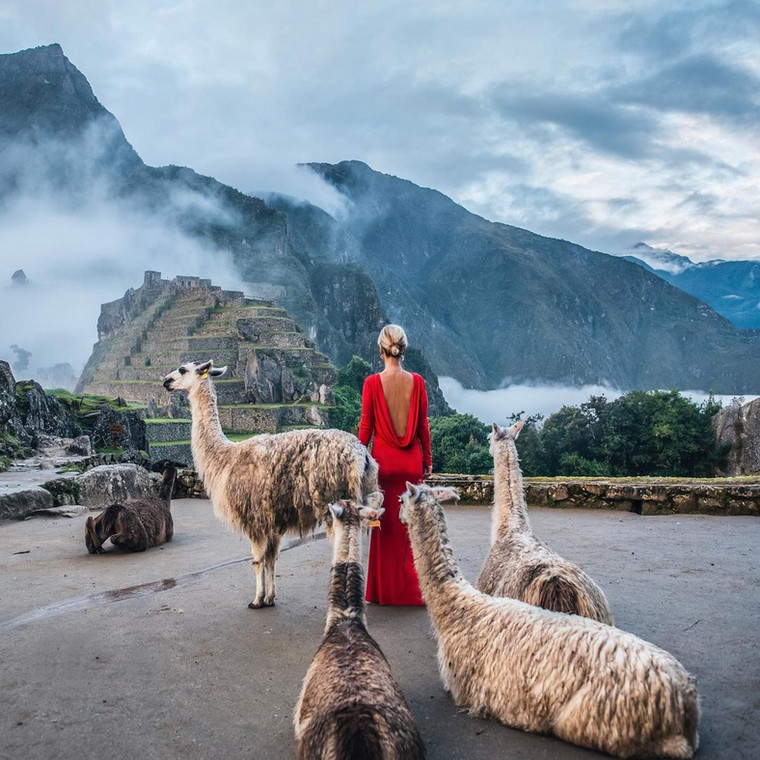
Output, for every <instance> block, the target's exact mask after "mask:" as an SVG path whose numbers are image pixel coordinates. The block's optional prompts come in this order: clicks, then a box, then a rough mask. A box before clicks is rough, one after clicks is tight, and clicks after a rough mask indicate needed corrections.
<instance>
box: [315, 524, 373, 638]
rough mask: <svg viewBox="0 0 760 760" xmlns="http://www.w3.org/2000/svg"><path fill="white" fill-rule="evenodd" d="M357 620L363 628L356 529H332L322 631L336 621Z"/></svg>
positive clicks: (358, 548) (363, 609) (363, 617)
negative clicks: (333, 531) (330, 556)
mask: <svg viewBox="0 0 760 760" xmlns="http://www.w3.org/2000/svg"><path fill="white" fill-rule="evenodd" d="M344 618H358V619H359V620H360V621H361V622H362V624H364V625H366V622H367V621H366V615H365V607H364V570H363V569H362V564H361V543H360V537H359V528H358V527H351V528H343V527H342V526H341V528H340V529H338V530H336V535H335V545H334V548H333V564H332V568H331V569H330V590H329V592H328V594H327V625H326V627H325V631H327V630H329V629H330V627H331V626H332V625H333V624H334V623H335V622H336V621H337V620H340V619H344Z"/></svg>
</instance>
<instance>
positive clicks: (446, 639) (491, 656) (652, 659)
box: [399, 483, 699, 758]
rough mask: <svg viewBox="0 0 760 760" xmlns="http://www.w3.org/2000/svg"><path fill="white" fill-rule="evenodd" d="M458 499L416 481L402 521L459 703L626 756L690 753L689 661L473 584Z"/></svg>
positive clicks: (692, 703) (693, 724) (693, 733)
mask: <svg viewBox="0 0 760 760" xmlns="http://www.w3.org/2000/svg"><path fill="white" fill-rule="evenodd" d="M452 496H456V492H455V491H454V490H453V489H431V488H430V487H429V486H424V485H420V486H415V485H412V484H411V483H407V491H406V492H405V493H404V494H403V495H402V497H401V511H400V515H399V516H400V518H401V521H402V522H404V523H406V525H408V526H409V536H410V538H411V542H412V551H413V553H414V564H415V567H416V568H417V574H418V576H419V579H420V588H421V590H422V596H423V598H424V599H425V604H426V605H427V609H428V612H429V613H430V617H431V619H432V621H433V627H434V629H435V635H436V638H437V639H438V666H439V668H440V672H441V678H442V680H443V685H444V687H445V688H446V689H447V690H448V691H450V692H451V696H452V697H453V699H454V702H455V703H456V704H457V705H458V706H459V707H463V708H467V709H468V710H469V711H470V712H471V713H472V714H475V715H493V716H494V717H496V718H498V719H499V720H500V721H502V722H503V723H505V724H506V725H508V726H512V727H514V728H519V729H522V730H523V731H533V732H536V733H546V734H554V735H555V736H558V737H559V738H560V739H564V740H565V741H568V742H572V743H573V744H578V745H580V746H582V747H591V748H593V749H599V750H601V751H603V752H607V753H609V754H610V755H616V756H618V757H640V756H645V757H646V756H651V755H656V756H659V757H672V758H690V757H692V756H693V754H694V752H695V751H696V749H697V745H698V737H697V724H698V722H699V701H698V697H697V689H696V686H695V684H694V680H693V678H692V677H691V676H690V675H689V674H688V673H687V672H686V670H685V669H684V667H683V666H682V665H681V663H680V662H678V660H676V659H675V657H673V656H672V655H671V654H669V653H668V652H666V651H665V650H663V649H660V648H659V647H656V646H654V645H653V644H650V643H648V642H646V641H644V640H643V639H640V638H638V637H637V636H634V635H633V634H630V633H626V632H625V631H621V630H619V629H618V628H614V627H612V626H609V625H604V624H603V623H600V622H598V621H596V620H592V619H590V618H585V617H580V616H578V615H567V614H564V613H561V612H552V611H550V610H545V609H541V608H540V607H534V606H532V605H529V604H525V602H520V601H518V600H517V599H511V598H508V597H493V596H488V595H486V594H483V593H481V592H479V591H477V590H476V589H474V588H473V587H472V586H471V585H470V584H469V583H468V582H467V581H466V580H465V579H464V577H463V576H462V574H461V573H460V571H459V567H458V566H457V564H456V562H455V561H454V556H453V553H452V550H451V546H450V544H449V540H448V535H447V531H446V520H445V517H444V514H443V508H442V507H441V504H440V500H441V499H446V498H451V497H452Z"/></svg>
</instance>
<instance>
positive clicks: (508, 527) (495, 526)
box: [491, 441, 530, 544]
mask: <svg viewBox="0 0 760 760" xmlns="http://www.w3.org/2000/svg"><path fill="white" fill-rule="evenodd" d="M497 446H498V447H497V449H496V455H495V456H494V462H493V464H494V467H493V491H494V493H493V502H494V506H493V516H492V518H491V543H492V544H493V543H494V542H495V541H498V540H499V539H501V538H507V537H508V536H510V535H511V534H513V533H529V532H530V522H529V520H528V507H527V505H526V503H525V489H524V487H523V477H522V471H521V470H520V462H519V460H518V458H517V447H516V446H515V443H514V441H505V442H500V443H499V444H497Z"/></svg>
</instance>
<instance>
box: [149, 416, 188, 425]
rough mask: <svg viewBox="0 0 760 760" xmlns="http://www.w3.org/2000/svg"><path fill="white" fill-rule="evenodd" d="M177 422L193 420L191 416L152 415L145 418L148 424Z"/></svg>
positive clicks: (171, 423)
mask: <svg viewBox="0 0 760 760" xmlns="http://www.w3.org/2000/svg"><path fill="white" fill-rule="evenodd" d="M177 422H192V419H190V417H151V418H148V419H147V420H145V424H146V425H173V424H174V423H177Z"/></svg>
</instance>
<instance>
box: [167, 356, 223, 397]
mask: <svg viewBox="0 0 760 760" xmlns="http://www.w3.org/2000/svg"><path fill="white" fill-rule="evenodd" d="M226 371H227V367H215V366H214V362H212V361H207V362H188V363H187V364H183V365H182V366H181V367H179V368H177V369H175V370H174V372H170V373H169V374H168V375H167V376H166V377H165V378H164V388H166V390H167V391H179V390H185V391H189V390H190V389H191V388H192V387H193V386H195V385H198V383H201V382H203V381H204V380H206V379H207V378H209V377H221V376H222V375H223V374H224V373H225V372H226Z"/></svg>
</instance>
